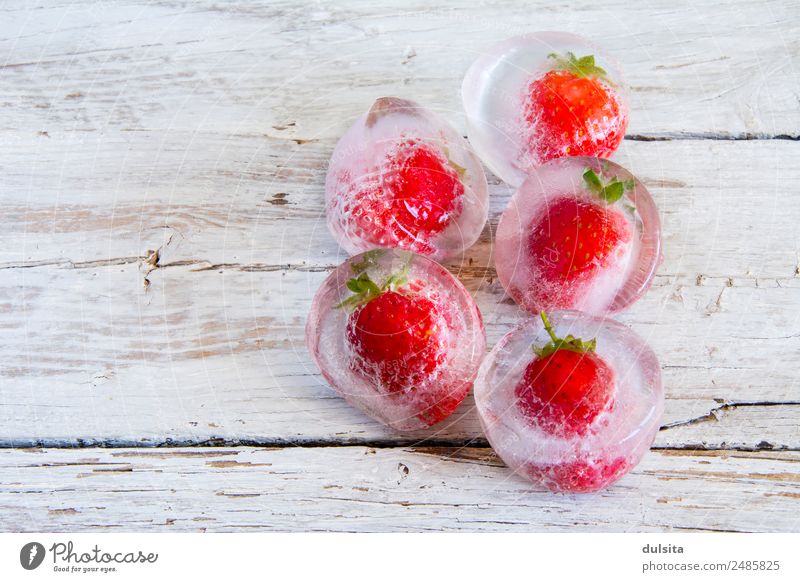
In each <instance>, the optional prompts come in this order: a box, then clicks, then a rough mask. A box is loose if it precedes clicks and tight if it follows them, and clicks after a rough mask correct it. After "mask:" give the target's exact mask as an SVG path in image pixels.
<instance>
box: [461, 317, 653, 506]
mask: <svg viewBox="0 0 800 582" xmlns="http://www.w3.org/2000/svg"><path fill="white" fill-rule="evenodd" d="M550 322H551V324H552V326H553V328H554V330H555V333H556V334H557V335H558V336H559V337H562V338H563V337H566V336H567V335H568V334H572V335H573V336H576V337H580V338H583V339H585V340H590V339H592V338H596V340H597V346H596V352H595V353H596V355H597V356H598V357H599V358H601V359H602V361H604V362H605V363H606V364H607V366H608V367H610V369H611V370H612V372H613V386H612V387H611V400H610V403H609V405H608V406H607V408H606V409H605V410H604V411H603V412H602V413H601V414H600V415H599V416H597V417H596V418H595V419H594V420H593V421H592V422H591V424H590V425H589V426H588V427H587V428H588V430H587V432H586V433H585V434H583V435H574V436H572V437H565V436H559V435H558V434H553V431H552V430H547V427H546V426H543V425H538V424H537V423H535V422H531V419H530V418H529V417H528V416H526V415H525V414H524V412H523V409H522V408H521V406H520V402H519V398H518V396H517V393H516V389H517V386H518V385H519V383H520V381H521V380H522V378H523V375H524V373H525V370H526V368H527V367H528V365H529V364H530V363H531V362H532V361H533V360H534V358H536V357H538V356H536V354H535V353H534V351H533V350H532V346H536V347H541V346H544V345H545V344H547V343H548V342H549V341H550V338H549V336H548V334H547V332H546V330H545V329H544V325H543V323H542V321H541V320H540V319H539V318H531V319H530V320H528V321H526V322H524V323H522V324H521V325H519V326H518V327H517V328H515V329H514V330H512V331H511V332H509V333H508V334H507V335H506V336H505V337H503V338H502V339H501V340H500V342H499V343H498V344H497V345H496V346H495V347H494V349H493V350H492V351H491V352H490V354H489V355H488V356H487V357H486V359H485V360H484V362H483V364H482V365H481V369H480V372H479V374H478V378H477V380H476V381H475V401H476V404H477V409H478V413H479V416H480V421H481V425H482V427H483V430H484V433H485V434H486V436H487V438H488V439H489V442H490V443H491V445H492V447H493V448H494V450H495V451H496V452H497V454H498V455H499V456H500V457H501V458H502V459H503V460H504V461H505V462H506V464H507V465H508V466H509V467H510V468H511V470H512V471H514V473H516V474H518V475H520V476H522V477H524V478H526V479H528V480H530V481H531V482H533V483H534V484H536V485H537V486H538V487H540V488H545V489H550V490H552V491H564V492H590V491H596V490H598V489H602V488H604V487H607V486H608V485H610V484H611V483H613V482H615V481H617V480H618V479H620V478H621V477H622V476H624V475H625V474H626V473H628V472H629V471H630V470H631V469H633V468H634V467H635V466H636V465H637V464H638V463H639V462H640V461H641V459H642V457H643V456H644V455H645V453H646V452H647V451H648V449H649V447H650V445H651V444H652V442H653V439H654V438H655V435H656V432H657V431H658V427H659V423H660V418H661V415H662V412H663V407H664V394H663V390H662V386H661V369H660V367H659V363H658V360H657V359H656V356H655V354H654V353H653V351H652V350H651V349H650V347H649V346H648V345H647V344H646V343H645V341H644V340H643V339H642V338H641V337H640V336H638V335H637V334H636V333H634V332H633V331H631V330H630V329H628V328H627V327H625V326H624V325H622V324H621V323H618V322H616V321H614V320H611V319H604V318H599V317H594V316H589V315H586V314H583V313H580V312H577V311H556V312H552V313H551V314H550Z"/></svg>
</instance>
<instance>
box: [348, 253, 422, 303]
mask: <svg viewBox="0 0 800 582" xmlns="http://www.w3.org/2000/svg"><path fill="white" fill-rule="evenodd" d="M384 252H385V251H384V250H382V249H378V250H375V251H370V252H368V253H364V257H363V258H362V259H361V260H360V261H359V262H357V263H353V264H352V265H350V268H351V269H352V270H353V274H355V275H356V276H355V277H353V278H352V279H349V280H348V281H347V283H346V286H347V288H348V289H349V290H350V291H352V292H353V295H351V296H350V297H348V298H347V299H345V300H344V301H342V302H341V303H339V304H338V305H337V306H336V308H337V309H341V308H345V307H346V308H355V307H358V306H360V305H364V304H366V303H369V302H370V301H372V300H373V299H375V298H376V297H378V296H379V295H381V294H383V293H385V292H386V291H397V290H398V289H399V288H400V287H402V286H403V285H405V284H406V283H407V282H408V270H409V268H410V267H411V257H412V256H413V255H409V260H408V261H406V262H405V264H403V266H402V267H400V270H398V271H397V272H396V273H392V274H391V275H389V276H388V277H387V278H386V280H385V281H384V282H383V284H382V285H378V284H377V283H375V281H373V280H372V279H371V278H370V276H369V274H368V273H367V270H368V269H369V268H370V267H374V266H375V265H376V264H377V260H378V258H379V257H380V256H381V255H382V254H383V253H384Z"/></svg>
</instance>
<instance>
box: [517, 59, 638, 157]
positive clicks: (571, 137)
mask: <svg viewBox="0 0 800 582" xmlns="http://www.w3.org/2000/svg"><path fill="white" fill-rule="evenodd" d="M548 56H549V58H550V60H551V62H552V68H551V70H549V71H547V72H546V73H545V74H544V75H543V76H542V77H540V78H538V79H535V80H534V81H533V82H531V84H530V86H529V87H528V98H527V100H526V102H525V120H526V121H527V123H528V124H529V127H530V130H531V131H530V133H529V135H530V137H529V148H530V153H531V155H532V157H533V159H534V160H535V161H536V162H537V163H538V164H543V163H545V162H548V161H550V160H552V159H555V158H561V157H564V156H595V157H600V158H606V157H608V156H610V155H611V154H612V153H614V151H615V150H616V149H617V148H618V147H619V144H620V143H621V142H622V138H623V137H624V135H625V129H626V127H627V124H628V115H627V111H626V109H625V106H624V104H623V103H622V101H621V99H620V97H619V96H618V95H617V92H616V89H615V87H614V86H613V85H612V83H611V82H610V81H609V80H608V77H607V74H606V71H605V70H604V69H602V68H601V67H599V66H597V65H596V64H595V57H594V55H586V56H583V57H580V58H578V57H576V56H575V54H574V53H572V52H567V53H566V54H565V55H559V54H556V53H551V54H550V55H548Z"/></svg>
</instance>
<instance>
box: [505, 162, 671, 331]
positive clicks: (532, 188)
mask: <svg viewBox="0 0 800 582" xmlns="http://www.w3.org/2000/svg"><path fill="white" fill-rule="evenodd" d="M661 259H662V256H661V222H660V219H659V215H658V209H657V208H656V205H655V203H654V202H653V199H652V197H651V196H650V194H649V192H648V191H647V188H645V186H644V185H643V184H642V183H641V182H640V181H639V180H638V179H636V177H635V176H633V175H632V174H631V173H630V172H628V171H627V170H626V169H625V168H623V167H622V166H620V165H618V164H615V163H614V162H611V161H608V160H601V159H598V158H585V157H572V158H561V159H558V160H553V161H551V162H548V163H547V164H545V165H543V166H541V167H540V168H538V169H536V170H535V171H534V172H533V173H532V174H531V175H530V177H529V178H528V179H527V180H526V181H525V182H524V183H523V184H522V186H520V187H519V189H518V190H517V191H516V192H515V194H514V196H513V197H512V199H511V202H510V203H509V205H508V207H507V208H506V209H505V211H504V212H503V215H502V216H501V218H500V223H499V225H498V227H497V234H496V239H495V263H496V268H497V275H498V278H499V279H500V282H501V284H502V285H503V287H504V288H505V289H506V291H507V292H508V294H509V295H510V296H511V297H512V298H513V299H514V300H515V301H516V302H517V303H518V304H519V305H521V306H522V307H523V308H525V309H527V310H528V311H531V312H533V313H538V312H539V311H541V310H545V311H549V310H551V309H577V310H580V311H585V312H588V313H593V314H596V315H604V314H608V313H614V312H618V311H620V310H622V309H625V308H626V307H628V306H629V305H630V304H632V303H633V302H634V301H636V300H637V299H639V297H641V296H642V295H643V294H644V293H645V291H647V289H648V288H649V287H650V285H651V283H652V280H653V277H654V275H655V272H656V269H657V268H658V265H659V263H660V262H661Z"/></svg>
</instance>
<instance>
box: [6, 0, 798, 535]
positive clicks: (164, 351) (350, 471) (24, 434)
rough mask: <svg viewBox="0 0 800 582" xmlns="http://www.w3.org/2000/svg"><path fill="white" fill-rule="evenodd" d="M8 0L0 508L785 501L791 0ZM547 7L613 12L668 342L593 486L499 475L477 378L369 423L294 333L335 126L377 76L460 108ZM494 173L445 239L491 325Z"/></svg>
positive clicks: (169, 524)
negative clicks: (421, 425) (406, 417)
mask: <svg viewBox="0 0 800 582" xmlns="http://www.w3.org/2000/svg"><path fill="white" fill-rule="evenodd" d="M1 10H2V17H1V18H0V22H2V25H0V82H1V83H2V87H3V91H2V95H0V200H2V203H3V212H1V213H0V531H9V530H10V531H23V530H31V531H33V530H44V531H63V530H133V531H157V530H161V531H163V530H167V531H168V530H179V531H195V530H209V531H242V530H250V529H275V530H336V531H384V530H393V531H405V530H424V529H432V530H436V531H440V530H470V531H529V530H536V531H562V530H571V529H573V528H575V527H576V526H577V527H579V528H580V529H581V530H590V531H630V530H633V531H665V530H714V531H716V530H742V531H792V530H796V529H797V526H798V524H797V517H796V515H797V501H798V499H800V491H798V488H797V484H798V477H797V475H798V470H797V467H798V465H797V463H798V462H800V458H798V453H797V451H800V438H799V437H798V431H797V426H798V423H800V392H799V391H798V387H799V386H800V382H799V380H800V372H798V371H797V367H796V365H794V364H795V362H796V360H797V355H798V353H800V309H798V306H799V305H800V299H798V298H799V297H800V295H798V293H800V237H798V234H797V226H796V225H797V224H798V223H799V222H800V186H798V184H800V164H798V162H797V160H798V153H799V152H800V149H798V148H800V143H798V140H800V133H798V129H797V128H798V127H800V107H798V104H800V75H798V64H797V63H798V56H800V41H799V40H798V38H800V6H798V5H797V3H794V2H780V1H773V0H754V1H752V2H747V3H739V4H736V5H733V6H732V5H731V4H730V3H723V2H717V1H713V0H712V1H709V2H707V3H703V4H702V5H698V4H696V3H692V2H688V0H680V1H678V2H676V1H675V0H647V1H644V2H639V3H636V4H635V5H631V3H628V2H623V1H622V0H609V1H607V2H603V3H602V4H598V3H596V2H589V1H588V0H579V1H578V2H570V4H569V6H566V5H563V6H562V5H554V4H553V3H552V2H545V1H544V0H534V1H532V2H527V3H525V4H524V5H522V4H517V3H514V2H511V1H510V0H498V1H496V2H492V3H488V4H487V3H470V4H466V3H457V2H449V1H443V2H437V3H436V5H435V6H433V7H432V6H431V5H430V3H429V2H421V1H417V0H412V1H411V2H404V3H402V5H400V4H393V3H391V2H384V1H377V0H368V1H367V2H353V1H347V2H343V3H342V2H337V3H335V4H334V3H328V2H315V3H310V2H305V3H291V2H283V1H279V2H238V1H230V2H212V1H210V0H208V1H206V0H202V1H200V2H192V3H184V2H177V1H171V0H160V1H154V2H148V3H145V4H133V3H129V2H124V1H120V0H117V1H112V2H104V3H91V4H89V3H86V4H82V3H76V2H70V3H63V4H57V3H46V2H22V1H21V0H14V1H11V2H5V3H4V4H3V6H2V9H1ZM540 29H546V30H558V29H563V30H572V31H576V32H583V33H585V34H587V35H589V36H595V37H596V36H597V35H599V34H600V33H599V32H598V31H602V44H603V46H605V47H606V48H607V49H608V50H609V51H610V52H611V53H612V54H614V55H615V56H616V57H617V58H618V59H619V60H620V61H621V62H622V65H623V69H624V71H625V73H626V77H627V82H628V85H629V87H630V97H631V105H632V109H633V115H632V120H631V126H630V131H629V135H628V139H626V141H625V142H624V144H623V146H622V148H621V149H620V151H619V152H618V153H617V155H616V157H615V159H616V160H617V161H618V162H620V163H622V164H623V165H625V166H627V167H629V168H630V169H631V170H632V171H633V172H634V173H635V174H637V175H638V176H639V177H640V178H641V179H642V180H643V181H644V182H645V183H646V184H647V186H648V187H649V188H650V190H651V192H652V193H653V195H654V197H655V199H656V202H657V204H658V205H659V208H660V210H661V213H662V219H663V223H664V232H665V241H664V242H665V262H664V263H663V265H662V266H661V269H660V271H659V275H658V276H657V278H656V280H655V284H654V287H653V289H652V291H651V292H650V293H649V294H648V295H647V296H646V297H645V298H644V299H643V300H642V301H641V302H640V303H638V304H637V305H635V306H634V307H633V309H631V310H630V311H628V312H626V313H625V314H624V315H622V316H621V317H620V319H622V320H623V321H624V322H625V323H627V324H629V325H631V326H632V327H633V328H634V329H636V330H637V331H638V332H640V333H641V334H642V335H644V336H645V337H646V338H647V339H648V341H649V342H650V343H651V344H652V345H653V347H654V349H655V351H656V353H657V354H658V356H659V358H660V360H661V363H662V368H663V374H664V380H665V386H666V390H667V408H666V414H665V418H664V421H663V428H662V430H661V432H660V433H659V435H658V437H657V440H656V447H657V450H655V451H653V452H652V453H651V454H650V455H648V456H647V458H646V459H645V461H644V462H643V463H642V465H640V466H639V467H638V468H637V469H636V471H635V472H634V473H633V474H632V475H630V476H628V477H626V478H625V479H624V480H623V481H622V482H620V483H619V484H618V485H616V486H615V487H613V488H612V489H610V490H609V491H607V492H604V493H602V494H599V495H594V496H589V497H581V498H573V497H568V496H553V495H547V494H543V493H536V492H531V491H529V490H528V488H527V485H526V484H525V483H524V482H523V481H521V480H519V479H517V478H515V477H513V476H511V475H509V474H508V470H507V469H506V468H505V467H503V466H502V464H501V463H500V462H499V461H498V460H497V459H496V458H495V457H494V456H493V454H492V453H491V450H490V449H488V448H486V442H485V440H484V439H483V437H482V435H481V432H480V428H479V426H478V422H477V417H476V414H475V410H474V404H473V401H472V400H471V397H470V398H468V399H467V401H466V402H465V403H464V404H463V405H462V406H461V408H460V409H459V411H458V412H457V413H456V415H455V416H454V417H453V418H452V419H451V420H449V421H448V422H446V423H444V424H443V425H440V426H438V427H436V428H435V429H433V430H430V431H427V432H421V433H415V434H411V435H398V434H395V433H392V432H390V431H387V430H386V429H385V428H383V427H381V426H378V425H377V424H376V423H375V422H373V421H371V420H370V419H368V418H366V417H365V416H363V415H361V414H360V413H358V412H356V411H354V410H353V409H351V408H350V407H348V406H347V405H346V404H344V402H343V401H342V400H340V399H339V398H338V397H336V396H335V395H334V394H333V392H332V391H331V390H330V389H329V388H328V387H327V386H325V384H324V383H323V382H322V380H321V378H320V376H319V374H318V371H317V370H316V369H315V368H314V367H313V365H312V364H311V362H310V360H309V358H308V355H307V354H306V351H305V348H304V342H303V325H304V320H305V316H306V314H307V312H308V307H309V304H310V301H311V298H312V296H313V294H314V292H315V290H316V289H317V287H318V286H319V285H320V283H321V281H322V280H323V279H324V277H325V276H326V274H327V273H328V272H329V271H330V270H331V269H332V268H333V267H334V266H335V265H336V264H338V263H339V262H341V261H342V260H343V259H344V256H343V253H342V251H341V250H340V249H338V247H337V246H336V244H335V243H334V242H333V240H332V238H331V237H330V235H329V233H328V232H327V229H326V227H325V224H324V216H323V207H322V200H323V190H322V188H323V181H324V175H325V170H326V166H327V160H328V157H329V155H330V153H331V151H332V149H333V146H334V144H335V142H336V139H337V138H338V136H339V135H341V133H342V132H343V131H344V129H345V128H346V127H347V126H348V125H349V124H350V123H351V122H352V121H353V120H354V119H355V118H356V117H357V116H358V115H360V114H361V113H362V112H363V111H364V110H365V109H366V108H367V107H368V106H369V104H370V103H371V102H372V101H373V100H374V99H375V98H376V97H379V96H383V95H397V96H400V97H406V98H412V99H415V100H418V101H420V102H422V103H425V104H426V105H429V106H430V107H432V108H434V109H435V110H436V111H437V112H438V113H440V114H441V115H442V116H444V117H445V118H446V119H448V120H449V121H450V122H451V123H452V124H453V125H454V126H455V127H456V128H457V129H458V130H459V131H462V132H463V131H464V119H463V114H462V112H461V105H460V96H459V91H460V83H461V77H462V75H463V73H464V71H465V70H466V69H467V67H468V66H469V64H470V63H471V61H472V60H473V59H474V58H475V57H476V56H477V55H478V54H479V53H480V51H481V50H483V49H484V48H486V47H488V46H490V45H491V44H492V43H494V42H496V41H497V40H500V39H503V38H506V37H508V36H511V35H513V34H520V33H524V32H530V31H534V30H540ZM598 39H599V37H598ZM490 190H491V211H490V220H489V224H488V225H487V227H486V229H485V231H484V233H483V235H482V237H481V240H480V241H479V243H478V244H477V245H475V246H474V247H473V248H472V249H470V250H469V251H468V252H467V253H466V254H465V256H463V257H460V258H459V259H457V260H454V261H451V262H450V264H449V265H448V266H449V268H450V269H451V270H452V271H453V272H454V273H456V274H457V275H458V276H459V277H460V278H461V279H462V280H463V281H464V283H465V284H466V285H467V287H468V288H469V289H470V291H471V292H472V293H473V295H474V296H475V298H476V300H477V301H478V304H479V306H480V307H481V309H482V311H483V314H484V316H485V320H486V325H487V333H488V336H489V343H490V345H492V344H494V343H495V342H496V341H497V340H498V339H499V338H500V337H501V336H502V335H503V334H504V333H506V332H507V331H508V330H509V329H510V328H511V327H512V326H513V325H514V324H515V323H516V322H518V321H520V319H521V318H522V317H524V316H523V314H521V313H520V312H519V311H518V310H517V309H516V307H515V306H514V305H513V303H512V302H511V301H510V300H509V299H508V298H507V297H505V295H504V293H503V291H502V288H501V287H500V286H499V283H498V282H497V280H496V277H495V273H494V271H493V268H492V239H493V232H494V228H495V227H496V225H497V221H498V218H499V216H500V213H501V212H502V210H503V208H504V207H505V205H506V204H507V202H508V199H509V196H510V195H511V191H510V190H509V188H508V187H506V186H505V185H504V184H502V183H501V182H500V181H499V180H497V179H495V178H493V177H490ZM198 444H199V445H207V446H191V447H179V446H178V445H198ZM88 445H98V446H101V447H114V448H111V449H108V448H83V447H86V446H88ZM210 445H215V448H211V447H210ZM223 445H224V447H223V448H219V447H220V446H223ZM232 445H243V446H237V447H235V448H234V447H233V446H232ZM247 445H268V446H269V448H255V447H252V446H247ZM301 445H302V446H301ZM412 445H413V446H412ZM20 446H47V447H57V448H45V449H19V448H14V447H20ZM71 447H77V448H74V449H73V448H71ZM154 447H166V448H154ZM176 447H177V448H176Z"/></svg>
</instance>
